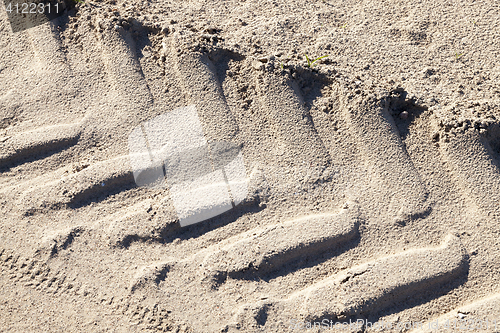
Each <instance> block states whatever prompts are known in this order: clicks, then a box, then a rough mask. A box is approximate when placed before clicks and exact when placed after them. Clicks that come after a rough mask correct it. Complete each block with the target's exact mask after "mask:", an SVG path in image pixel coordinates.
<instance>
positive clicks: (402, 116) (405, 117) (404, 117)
mask: <svg viewBox="0 0 500 333" xmlns="http://www.w3.org/2000/svg"><path fill="white" fill-rule="evenodd" d="M399 118H401V119H403V120H405V119H408V111H403V112H401V113H400V114H399Z"/></svg>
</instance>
